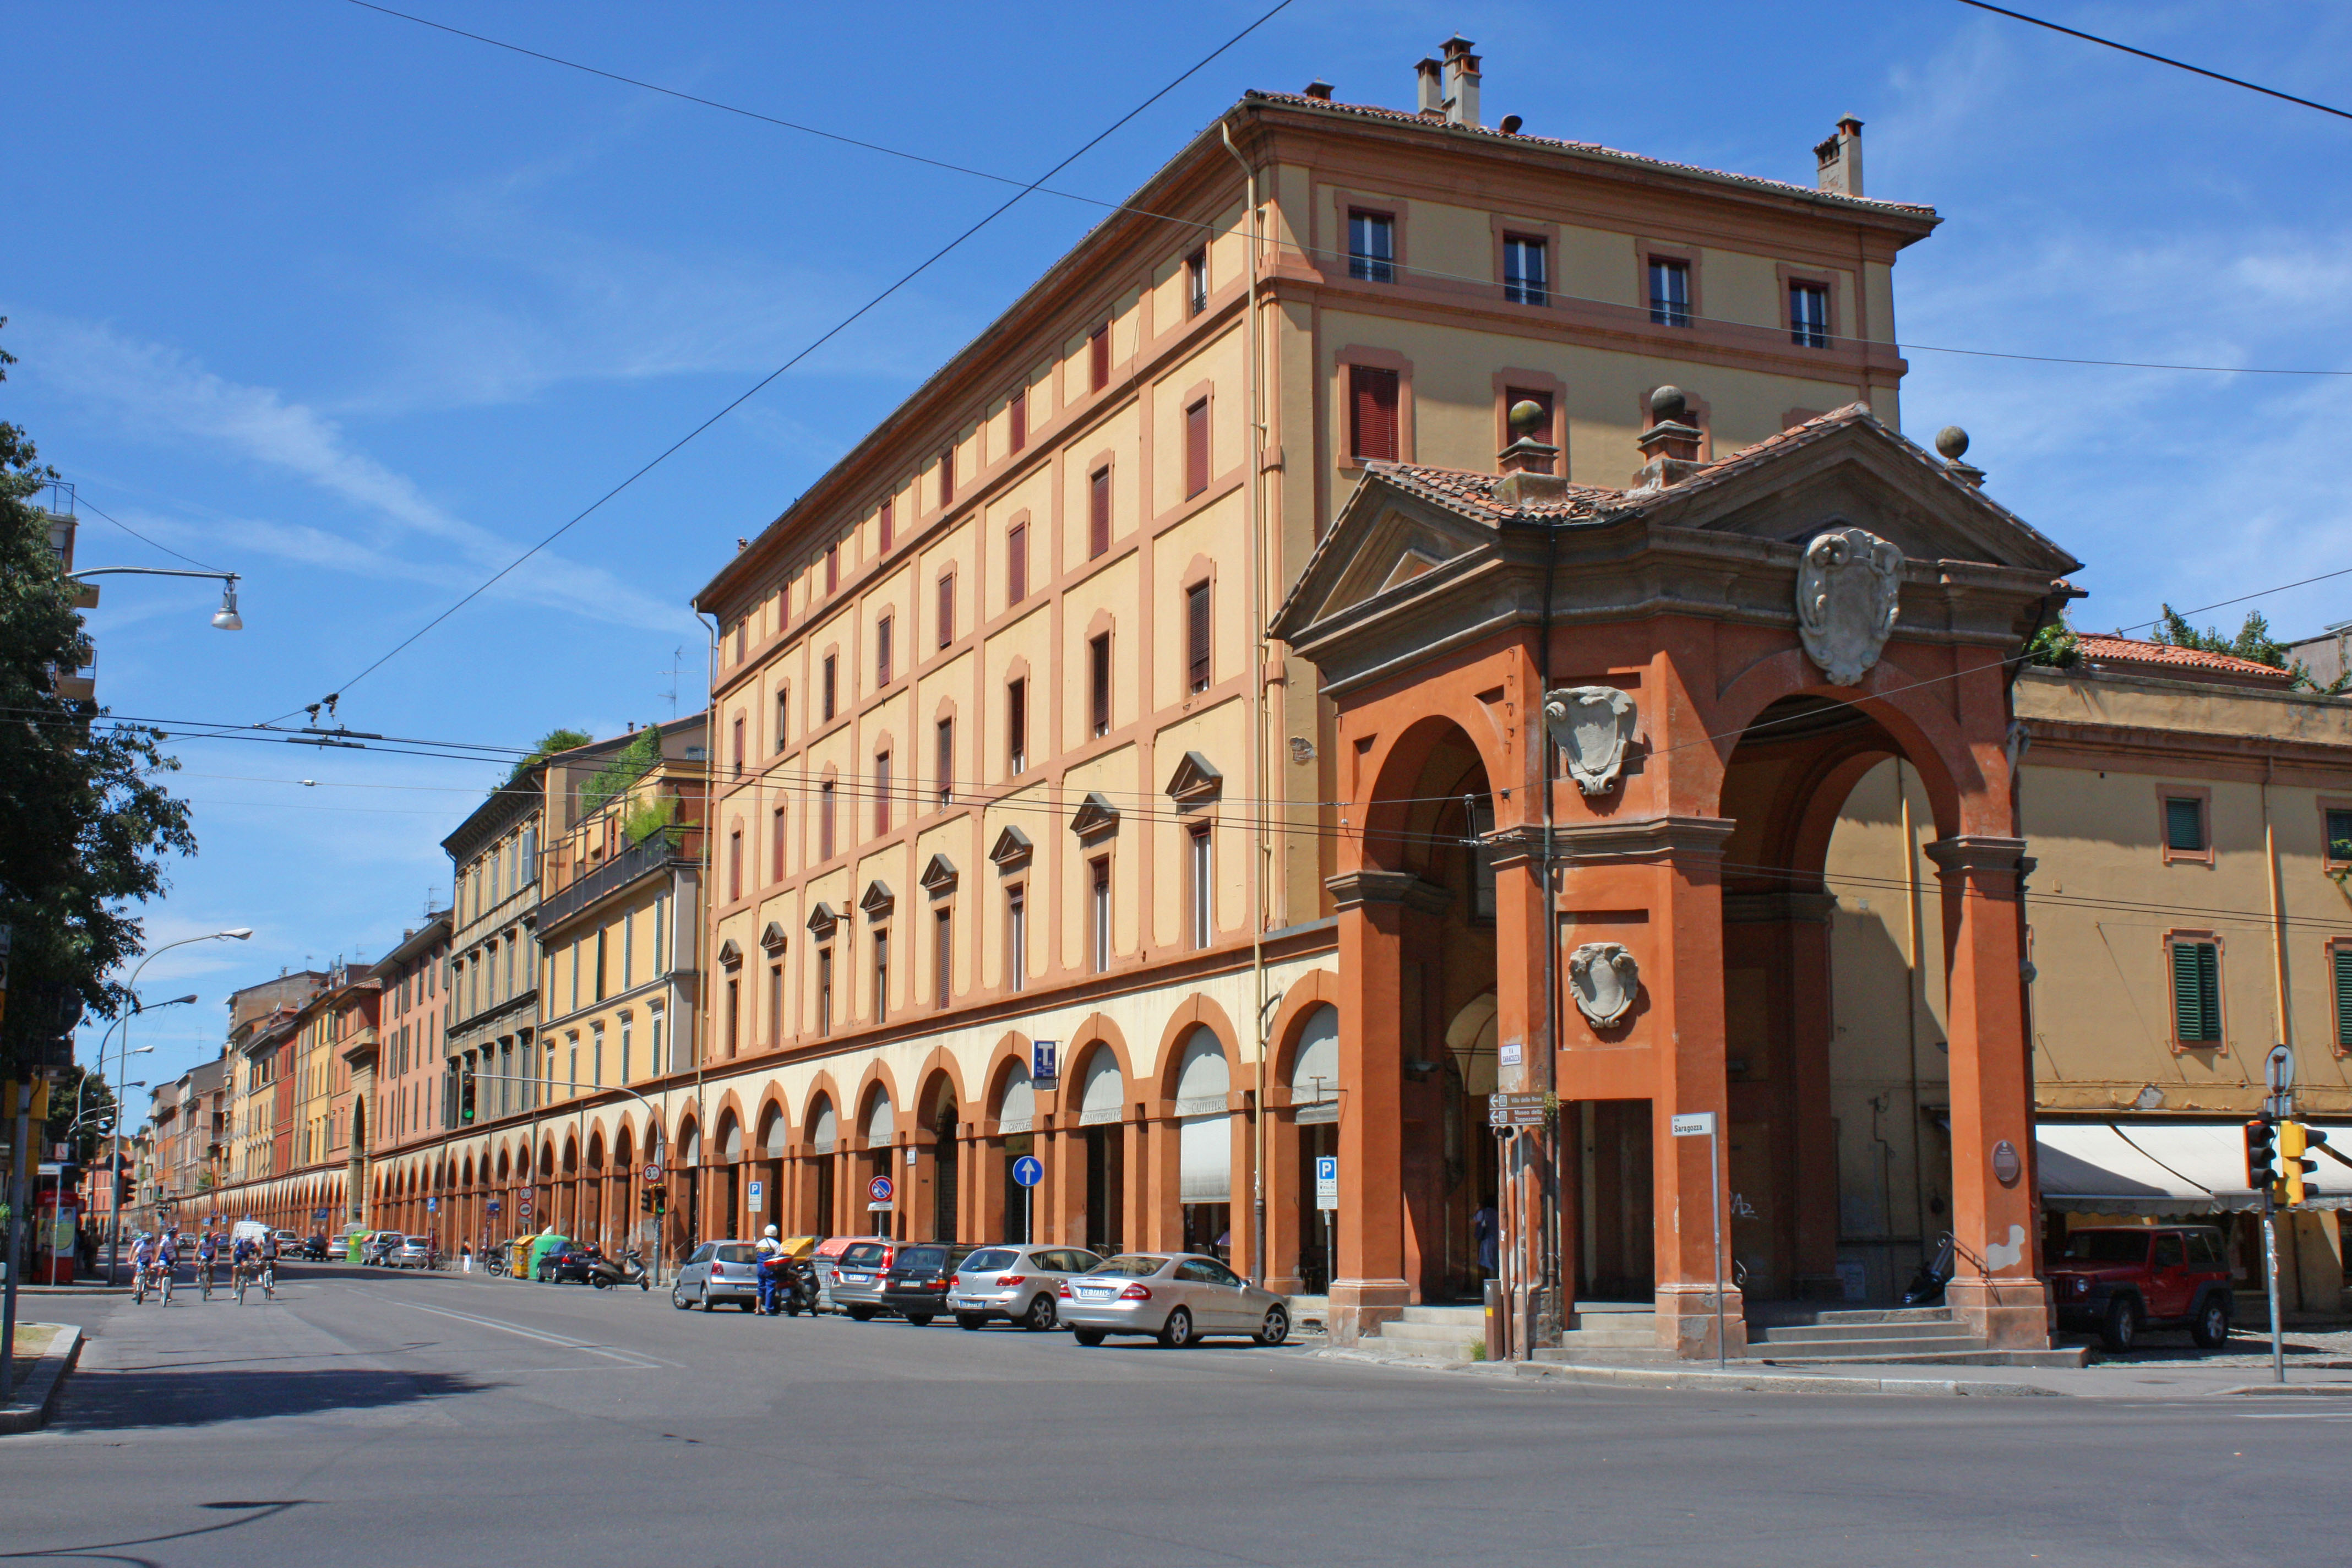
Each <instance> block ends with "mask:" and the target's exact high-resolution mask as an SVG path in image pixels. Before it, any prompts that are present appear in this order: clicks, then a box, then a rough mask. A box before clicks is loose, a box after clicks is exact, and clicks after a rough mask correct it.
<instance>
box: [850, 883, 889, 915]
mask: <svg viewBox="0 0 2352 1568" xmlns="http://www.w3.org/2000/svg"><path fill="white" fill-rule="evenodd" d="M897 902H898V895H897V894H895V893H893V892H891V891H890V884H889V883H887V882H885V881H883V880H881V879H879V878H877V879H875V880H873V881H871V882H868V883H866V891H865V893H864V895H863V896H862V897H860V898H859V899H858V900H857V907H858V908H859V909H861V910H865V911H866V918H867V919H869V920H880V919H881V918H882V917H883V916H884V915H887V914H888V913H889V912H890V906H891V905H893V904H895V903H897Z"/></svg>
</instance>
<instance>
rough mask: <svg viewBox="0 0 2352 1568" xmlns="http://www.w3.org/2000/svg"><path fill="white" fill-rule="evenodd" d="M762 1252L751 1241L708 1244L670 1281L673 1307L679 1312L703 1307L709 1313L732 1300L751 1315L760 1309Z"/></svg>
mask: <svg viewBox="0 0 2352 1568" xmlns="http://www.w3.org/2000/svg"><path fill="white" fill-rule="evenodd" d="M759 1257H760V1255H759V1252H758V1250H757V1248H756V1247H754V1245H753V1244H752V1243H751V1242H748V1241H706V1242H704V1243H703V1244H702V1245H701V1246H700V1247H696V1248H695V1249H694V1250H693V1251H692V1252H690V1253H688V1254H687V1257H686V1261H685V1262H684V1263H681V1264H679V1265H678V1269H677V1278H676V1279H673V1280H671V1281H670V1287H669V1304H670V1305H671V1306H673V1307H676V1308H677V1310H679V1311H681V1312H683V1311H685V1310H687V1309H688V1307H699V1308H701V1309H702V1310H704V1311H706V1312H708V1311H710V1310H713V1309H714V1308H716V1307H717V1306H718V1305H719V1302H721V1301H732V1302H734V1303H735V1304H736V1305H737V1306H738V1307H740V1308H742V1309H743V1310H745V1311H747V1312H751V1311H757V1310H759V1306H760V1264H759Z"/></svg>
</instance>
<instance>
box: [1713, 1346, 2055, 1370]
mask: <svg viewBox="0 0 2352 1568" xmlns="http://www.w3.org/2000/svg"><path fill="white" fill-rule="evenodd" d="M1847 1343H1848V1344H1852V1343H1853V1342H1851V1341H1849V1342H1847ZM1896 1343H1899V1342H1896ZM2090 1359H2091V1352H2090V1349H2089V1347H2087V1346H2080V1345H2078V1346H2075V1347H2073V1348H2071V1349H2067V1350H2055V1351H1997V1350H1982V1349H1979V1350H1965V1351H1950V1350H1948V1351H1914V1352H1908V1353H1905V1354H1889V1353H1885V1352H1879V1353H1873V1354H1853V1353H1840V1354H1837V1355H1790V1354H1787V1353H1784V1352H1780V1351H1777V1350H1775V1351H1773V1352H1772V1353H1771V1354H1770V1355H1757V1354H1755V1353H1753V1352H1750V1354H1749V1355H1748V1361H1749V1362H1750V1363H1769V1364H1771V1365H1773V1366H1863V1365H1886V1364H1889V1363H1895V1364H1900V1365H1905V1366H1910V1365H1923V1366H2085V1365H2088V1364H2089V1363H2090Z"/></svg>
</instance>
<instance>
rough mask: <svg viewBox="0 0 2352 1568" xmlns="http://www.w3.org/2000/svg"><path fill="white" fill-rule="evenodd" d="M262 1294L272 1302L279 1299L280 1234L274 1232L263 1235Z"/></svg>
mask: <svg viewBox="0 0 2352 1568" xmlns="http://www.w3.org/2000/svg"><path fill="white" fill-rule="evenodd" d="M261 1293H262V1294H263V1295H264V1296H266V1297H268V1298H269V1299H270V1300H277V1297H278V1233H277V1232H276V1231H274V1230H269V1231H264V1232H262V1235H261Z"/></svg>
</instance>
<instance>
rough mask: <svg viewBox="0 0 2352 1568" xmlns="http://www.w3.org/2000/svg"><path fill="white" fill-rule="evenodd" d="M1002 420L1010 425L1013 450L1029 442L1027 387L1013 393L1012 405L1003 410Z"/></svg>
mask: <svg viewBox="0 0 2352 1568" xmlns="http://www.w3.org/2000/svg"><path fill="white" fill-rule="evenodd" d="M1004 422H1005V424H1006V425H1007V426H1009V427H1010V429H1009V433H1010V435H1011V437H1012V445H1013V450H1014V451H1016V452H1017V451H1019V450H1021V448H1022V447H1026V446H1027V445H1028V444H1029V392H1028V389H1027V388H1025V387H1024V388H1023V389H1022V390H1021V391H1019V392H1016V393H1014V394H1013V404H1012V406H1010V407H1009V408H1007V409H1006V410H1005V411H1004Z"/></svg>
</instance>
